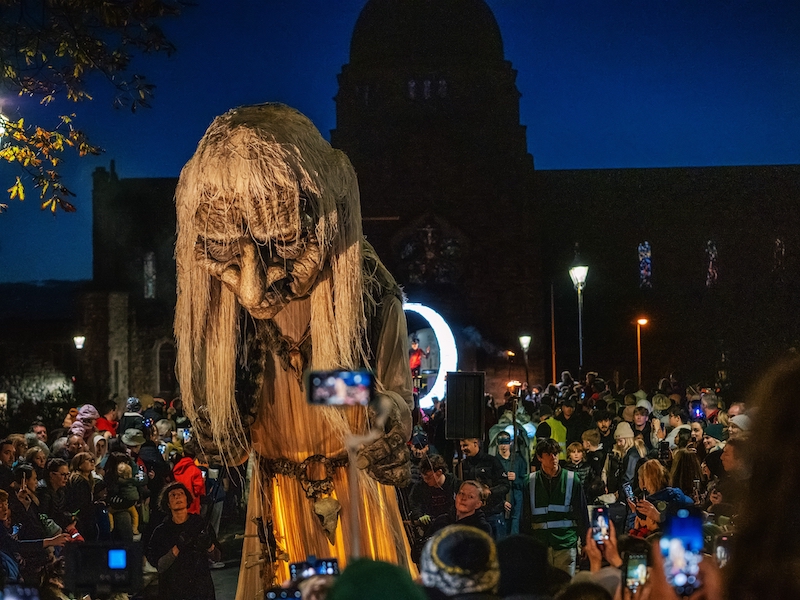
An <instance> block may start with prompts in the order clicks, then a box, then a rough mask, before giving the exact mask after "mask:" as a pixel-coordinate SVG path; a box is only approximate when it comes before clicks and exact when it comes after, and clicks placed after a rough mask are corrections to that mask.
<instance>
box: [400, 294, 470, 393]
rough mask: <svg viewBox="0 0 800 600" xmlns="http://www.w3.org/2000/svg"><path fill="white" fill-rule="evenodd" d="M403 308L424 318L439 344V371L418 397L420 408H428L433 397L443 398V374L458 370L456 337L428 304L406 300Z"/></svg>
mask: <svg viewBox="0 0 800 600" xmlns="http://www.w3.org/2000/svg"><path fill="white" fill-rule="evenodd" d="M403 310H405V311H410V312H414V313H417V314H418V315H419V316H421V317H422V318H423V319H425V320H426V321H427V322H428V323H429V324H430V326H431V329H433V334H434V335H435V336H436V341H437V343H438V344H439V371H438V372H437V373H436V379H435V381H434V382H433V385H432V386H431V387H429V388H428V393H427V394H425V396H423V397H422V398H420V399H419V405H420V408H430V407H431V406H433V398H434V397H436V398H439V399H441V398H444V395H445V382H444V380H445V376H446V374H447V372H448V371H457V370H458V349H457V348H456V339H455V337H454V336H453V332H452V330H451V329H450V327H449V326H448V325H447V322H446V321H445V320H444V319H443V318H442V315H440V314H439V313H437V312H436V311H435V310H433V309H432V308H430V307H429V306H425V305H423V304H419V303H418V302H406V303H405V304H403Z"/></svg>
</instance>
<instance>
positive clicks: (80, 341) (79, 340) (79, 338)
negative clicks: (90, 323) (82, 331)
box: [72, 335, 86, 350]
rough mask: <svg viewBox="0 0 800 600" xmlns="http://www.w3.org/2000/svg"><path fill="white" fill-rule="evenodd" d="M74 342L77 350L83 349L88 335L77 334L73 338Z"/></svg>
mask: <svg viewBox="0 0 800 600" xmlns="http://www.w3.org/2000/svg"><path fill="white" fill-rule="evenodd" d="M72 342H73V343H74V344H75V349H76V350H83V345H84V344H85V343H86V336H85V335H76V336H75V337H73V338H72Z"/></svg>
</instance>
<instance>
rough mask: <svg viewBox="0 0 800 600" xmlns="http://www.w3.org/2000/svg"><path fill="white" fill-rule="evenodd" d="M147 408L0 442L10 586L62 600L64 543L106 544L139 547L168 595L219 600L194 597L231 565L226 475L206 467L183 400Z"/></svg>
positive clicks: (2, 541)
mask: <svg viewBox="0 0 800 600" xmlns="http://www.w3.org/2000/svg"><path fill="white" fill-rule="evenodd" d="M146 402H147V405H146V406H142V402H141V401H140V400H139V399H138V398H129V399H128V400H127V402H125V403H124V404H123V405H119V404H118V403H116V402H114V401H112V400H109V401H108V402H106V403H104V404H103V405H102V406H100V407H95V406H93V405H91V404H84V405H82V406H79V407H76V408H72V409H69V411H68V412H67V413H66V415H65V416H64V419H63V421H62V422H61V423H57V424H56V425H58V427H48V424H46V423H44V422H42V421H40V420H37V421H34V422H33V423H31V425H30V427H29V430H28V431H27V432H25V433H13V434H10V435H8V436H7V437H6V438H4V439H2V440H0V574H1V575H2V577H3V581H4V582H5V585H15V586H25V587H28V588H37V589H39V590H40V591H41V592H42V595H43V596H42V597H47V596H48V595H52V596H53V597H58V594H59V591H58V590H59V589H60V588H62V587H63V575H64V557H65V546H66V545H67V544H80V543H84V542H94V541H110V542H123V543H129V544H141V547H142V554H143V555H144V556H146V557H147V562H146V563H144V565H143V570H144V571H145V572H146V573H147V572H150V573H153V574H154V575H155V573H159V577H158V579H159V580H160V582H159V586H158V588H159V597H160V598H161V597H163V598H176V599H178V598H189V597H191V598H206V597H210V598H213V589H214V588H213V585H211V586H210V589H211V596H207V595H203V594H201V593H199V592H198V593H195V592H196V591H197V590H205V589H207V588H208V587H209V586H208V585H206V584H208V583H209V582H210V581H211V577H210V569H213V568H220V567H222V566H224V564H223V563H222V562H220V554H219V549H218V548H217V547H216V539H217V535H218V533H219V526H220V518H221V513H222V505H223V502H224V500H225V494H226V489H227V488H228V483H229V482H228V479H226V477H227V475H228V473H227V471H226V470H224V469H222V468H221V467H220V466H219V465H213V464H212V465H209V464H206V463H205V462H204V460H205V455H203V454H202V453H201V452H199V445H198V444H197V443H196V442H195V441H194V440H192V438H191V427H190V423H189V422H188V420H187V419H186V417H185V416H184V415H183V413H182V410H181V405H180V400H175V401H173V402H172V403H171V404H170V405H169V406H168V405H167V402H165V401H164V400H163V399H161V398H153V399H150V398H147V399H146ZM162 496H163V497H162ZM177 496H181V497H183V498H185V499H183V500H182V499H180V498H177ZM181 503H182V504H183V506H182V507H181V506H180V505H181ZM198 540H199V541H198ZM201 546H203V547H202V548H201ZM200 554H202V555H203V556H202V560H199V558H198V557H199V555H200ZM131 568H136V566H132V567H131ZM184 580H185V581H184ZM178 582H180V583H178ZM178 585H180V587H181V588H182V590H183V592H186V590H189V592H188V593H189V594H190V595H188V596H186V595H180V594H176V593H175V591H174V588H175V587H176V586H178Z"/></svg>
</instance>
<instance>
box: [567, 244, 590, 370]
mask: <svg viewBox="0 0 800 600" xmlns="http://www.w3.org/2000/svg"><path fill="white" fill-rule="evenodd" d="M588 273H589V267H588V266H586V265H585V264H584V263H583V262H581V260H580V258H578V256H577V254H576V256H575V261H574V262H573V264H572V267H570V270H569V277H570V279H572V285H574V286H575V289H576V290H577V292H578V375H579V376H580V377H583V288H584V287H585V286H586V275H587V274H588Z"/></svg>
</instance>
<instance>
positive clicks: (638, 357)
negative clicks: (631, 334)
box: [636, 318, 647, 389]
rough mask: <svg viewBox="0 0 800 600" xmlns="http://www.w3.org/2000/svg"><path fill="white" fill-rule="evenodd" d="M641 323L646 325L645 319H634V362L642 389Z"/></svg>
mask: <svg viewBox="0 0 800 600" xmlns="http://www.w3.org/2000/svg"><path fill="white" fill-rule="evenodd" d="M642 325H647V319H645V318H641V319H637V321H636V362H637V364H638V366H639V370H638V373H639V389H642Z"/></svg>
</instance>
